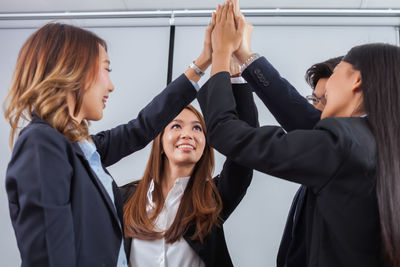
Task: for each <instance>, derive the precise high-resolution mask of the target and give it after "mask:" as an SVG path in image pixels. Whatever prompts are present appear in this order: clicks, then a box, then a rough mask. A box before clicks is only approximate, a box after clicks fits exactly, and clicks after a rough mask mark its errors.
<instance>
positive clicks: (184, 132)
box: [181, 129, 193, 140]
mask: <svg viewBox="0 0 400 267" xmlns="http://www.w3.org/2000/svg"><path fill="white" fill-rule="evenodd" d="M181 138H182V139H189V140H190V139H193V135H192V132H191V131H189V130H186V129H183V130H182V132H181Z"/></svg>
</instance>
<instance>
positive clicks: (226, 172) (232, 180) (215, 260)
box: [121, 81, 258, 267]
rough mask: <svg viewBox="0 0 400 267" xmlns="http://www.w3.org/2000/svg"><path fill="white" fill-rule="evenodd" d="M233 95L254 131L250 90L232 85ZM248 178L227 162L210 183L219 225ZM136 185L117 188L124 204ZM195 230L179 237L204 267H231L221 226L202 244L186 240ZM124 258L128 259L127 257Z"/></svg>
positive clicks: (240, 195)
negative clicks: (215, 191)
mask: <svg viewBox="0 0 400 267" xmlns="http://www.w3.org/2000/svg"><path fill="white" fill-rule="evenodd" d="M210 83H211V84H210ZM229 83H230V81H229ZM208 86H213V85H212V81H209V82H207V83H206V84H205V85H204V86H203V87H202V88H204V87H208ZM233 94H234V95H235V99H237V104H238V106H237V108H238V111H239V116H240V118H241V119H242V120H244V121H246V122H248V123H249V124H250V125H252V126H253V127H257V126H258V113H257V109H256V106H255V103H254V99H253V95H252V92H251V88H249V87H248V85H247V84H236V85H234V90H233ZM252 176H253V170H252V169H249V168H246V167H243V166H241V165H239V164H236V163H234V162H232V161H231V160H229V159H227V160H226V161H225V164H224V166H223V169H222V171H221V173H220V174H219V175H217V176H216V177H215V178H214V183H215V185H216V187H217V189H218V192H219V194H220V196H221V198H222V203H223V210H222V214H221V217H222V219H223V222H224V221H225V220H226V219H227V218H228V217H229V215H230V214H231V213H232V212H233V211H234V209H235V208H236V207H237V205H238V204H239V203H240V201H241V200H242V199H243V197H244V195H245V194H246V190H247V187H248V186H249V185H250V182H251V179H252ZM137 185H138V183H137V181H136V182H132V183H129V184H127V185H125V186H123V187H121V195H122V198H123V201H124V203H125V202H126V201H128V200H129V198H130V196H131V195H132V194H133V193H134V192H135V190H136V186H137ZM195 230H196V228H195V225H191V226H190V227H189V229H188V230H187V231H186V232H185V234H184V236H183V237H184V239H185V240H186V242H187V243H188V244H189V245H190V246H191V247H192V249H193V250H194V251H195V252H196V253H197V254H198V255H199V257H200V258H201V259H202V260H203V262H204V263H205V265H206V267H224V266H226V267H229V266H233V264H232V261H231V258H230V256H229V252H228V248H227V246H226V241H225V235H224V231H223V227H222V225H221V227H216V226H214V227H213V229H212V231H211V233H210V234H209V235H208V236H207V237H206V238H205V240H204V243H200V241H198V240H192V239H191V238H190V237H191V236H192V235H193V234H194V232H195ZM131 244H132V239H131V238H126V239H125V247H126V248H128V250H129V252H130V247H131ZM127 255H128V258H129V254H127Z"/></svg>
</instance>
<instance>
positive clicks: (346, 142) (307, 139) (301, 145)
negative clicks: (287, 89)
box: [198, 72, 351, 190]
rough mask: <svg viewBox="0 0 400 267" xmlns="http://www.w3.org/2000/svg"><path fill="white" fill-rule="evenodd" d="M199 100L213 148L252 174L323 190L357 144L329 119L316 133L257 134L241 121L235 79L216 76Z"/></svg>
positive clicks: (269, 130) (273, 129) (276, 130)
mask: <svg viewBox="0 0 400 267" xmlns="http://www.w3.org/2000/svg"><path fill="white" fill-rule="evenodd" d="M204 89H205V90H203V89H202V90H200V92H199V94H198V100H199V103H200V106H201V109H202V111H203V114H204V116H205V120H206V123H207V128H208V141H209V143H210V144H211V146H213V147H215V148H216V149H217V150H218V151H219V152H221V153H222V154H224V155H226V156H227V157H228V158H230V159H231V160H233V161H235V162H237V163H239V164H241V165H243V166H247V167H249V168H253V169H256V170H258V171H261V172H264V173H267V174H270V175H273V176H276V177H280V178H283V179H286V180H289V181H293V182H296V183H300V184H304V185H307V186H310V187H312V188H314V189H315V190H319V189H320V188H321V187H322V186H323V185H325V184H326V183H327V182H328V181H329V179H331V178H332V177H333V175H334V174H335V172H336V171H337V170H338V169H339V168H340V167H341V165H342V164H343V162H344V161H345V159H346V157H347V155H348V153H349V151H350V148H349V147H350V144H351V140H350V138H348V135H349V133H348V131H347V129H345V128H343V127H342V125H341V124H340V123H339V122H338V121H337V119H334V118H331V119H325V120H323V121H321V122H319V123H318V124H317V126H316V128H315V129H314V130H297V131H292V132H289V133H285V131H284V130H283V129H282V128H281V127H277V126H263V127H260V128H255V127H252V126H250V125H248V124H247V123H246V122H244V121H241V120H240V119H239V118H238V114H237V113H236V110H235V105H236V104H235V99H234V97H233V95H232V93H231V88H230V83H229V73H227V72H220V73H217V74H215V75H214V76H213V77H212V78H211V79H210V81H209V86H208V87H207V88H204Z"/></svg>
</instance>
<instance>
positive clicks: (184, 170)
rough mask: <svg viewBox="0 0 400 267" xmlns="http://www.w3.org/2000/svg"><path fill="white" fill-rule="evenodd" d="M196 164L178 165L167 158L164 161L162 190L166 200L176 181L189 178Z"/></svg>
mask: <svg viewBox="0 0 400 267" xmlns="http://www.w3.org/2000/svg"><path fill="white" fill-rule="evenodd" d="M194 166H195V164H182V165H178V164H175V163H173V162H170V161H169V160H168V159H167V158H166V159H164V168H163V172H162V180H161V181H162V190H163V195H164V198H165V197H167V195H168V192H169V191H170V190H171V189H172V187H173V186H174V183H175V181H176V179H178V178H183V177H189V176H191V175H192V172H193V169H194Z"/></svg>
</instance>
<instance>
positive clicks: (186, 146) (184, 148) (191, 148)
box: [178, 145, 194, 150]
mask: <svg viewBox="0 0 400 267" xmlns="http://www.w3.org/2000/svg"><path fill="white" fill-rule="evenodd" d="M178 149H181V150H194V146H191V145H179V146H178Z"/></svg>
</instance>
